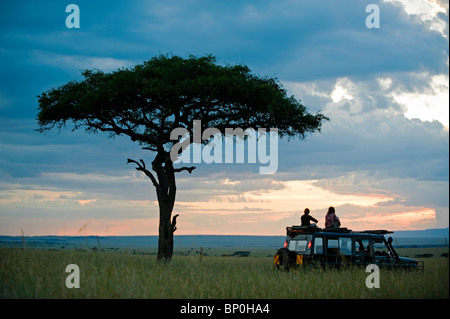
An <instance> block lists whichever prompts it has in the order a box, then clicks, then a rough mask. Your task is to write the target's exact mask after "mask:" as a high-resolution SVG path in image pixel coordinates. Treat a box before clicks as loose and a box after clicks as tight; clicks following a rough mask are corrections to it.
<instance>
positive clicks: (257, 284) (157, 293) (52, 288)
mask: <svg viewBox="0 0 450 319" xmlns="http://www.w3.org/2000/svg"><path fill="white" fill-rule="evenodd" d="M448 250H449V249H448V247H441V248H426V249H425V248H399V249H397V251H398V253H399V254H400V255H401V256H409V257H412V258H414V256H415V255H416V254H424V253H428V254H431V255H433V256H432V257H427V258H418V259H421V260H424V261H425V269H424V272H421V271H404V270H383V269H381V270H380V288H371V289H369V288H367V287H366V284H365V282H366V278H367V277H368V275H369V273H366V272H365V269H364V268H349V269H341V270H336V269H323V270H322V269H309V270H295V271H290V272H283V271H279V270H275V269H274V266H273V254H274V251H272V250H264V249H255V250H252V251H251V255H250V256H249V257H233V256H222V255H227V254H230V253H232V252H233V251H232V250H219V249H216V250H214V249H212V248H211V249H205V250H201V251H192V250H185V251H175V254H174V257H173V259H172V262H171V263H169V264H158V263H157V262H156V256H155V255H154V252H152V251H134V250H133V251H131V250H114V251H106V250H92V249H85V250H75V249H66V250H64V249H60V250H48V249H26V248H25V249H24V248H0V298H2V299H4V298H49V299H55V298H64V299H65V298H81V299H84V298H136V299H141V298H150V299H311V298H314V299H315V298H321V299H322V298H332V299H341V298H345V299H378V298H382V299H415V298H420V299H424V298H425V299H436V298H437V299H441V298H449V292H448V288H449V260H448ZM442 253H444V254H445V253H447V257H441V254H442ZM69 264H76V265H78V267H79V270H80V288H71V289H69V288H67V287H66V278H67V277H68V276H69V275H70V273H67V272H66V266H67V265H69Z"/></svg>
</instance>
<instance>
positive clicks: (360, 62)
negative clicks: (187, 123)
mask: <svg viewBox="0 0 450 319" xmlns="http://www.w3.org/2000/svg"><path fill="white" fill-rule="evenodd" d="M372 3H376V4H377V5H379V8H380V15H381V16H380V18H381V28H380V29H367V28H366V26H365V19H366V17H367V13H366V12H365V8H366V5H367V3H364V2H361V1H359V2H355V1H353V0H342V1H329V0H326V1H325V0H318V1H306V0H305V1H291V0H283V1H269V0H263V1H258V3H248V2H232V3H230V2H223V1H202V0H196V1H190V2H186V1H170V2H166V1H164V2H161V1H150V2H146V3H145V4H143V3H142V2H141V1H130V2H126V3H125V2H111V3H110V2H108V3H107V4H106V3H105V2H92V1H85V0H79V1H78V2H77V4H78V5H79V7H80V10H81V28H80V29H79V30H69V29H66V28H65V24H64V21H65V18H66V16H67V13H65V10H64V9H65V4H61V3H59V4H57V3H55V2H54V1H39V3H37V2H36V3H34V2H27V3H26V4H25V5H23V4H15V3H8V4H6V3H3V2H0V12H3V13H4V14H3V15H2V19H0V26H1V27H2V33H1V35H0V41H1V42H2V48H1V49H0V61H1V62H0V72H1V73H2V75H3V76H2V79H1V80H0V121H1V124H2V125H1V126H0V155H1V156H0V178H1V180H2V182H1V183H0V205H1V214H0V218H1V223H0V225H2V228H0V233H8V229H9V228H11V229H16V231H15V233H17V234H18V233H19V231H20V228H21V227H24V229H25V232H26V233H36V234H38V233H40V234H45V232H42V230H39V227H37V226H36V225H40V227H41V228H40V229H44V228H45V227H47V228H46V229H48V232H47V233H54V232H56V233H59V234H76V232H77V231H78V230H79V229H80V227H82V226H83V225H85V224H86V223H88V222H89V224H88V226H87V227H86V229H87V230H88V231H93V232H97V233H104V234H108V233H109V234H112V233H114V232H115V233H116V234H126V233H130V234H137V233H138V234H149V233H151V234H156V233H157V227H158V207H157V203H156V195H155V190H154V187H153V186H152V184H151V183H150V182H149V180H148V178H146V177H145V176H143V175H142V174H139V172H136V171H135V170H134V168H133V167H132V166H127V165H125V163H126V158H128V157H129V158H135V159H139V158H143V159H144V160H145V161H146V162H147V163H150V162H151V160H152V159H153V156H154V154H151V153H149V152H146V151H145V152H144V151H142V150H141V149H140V148H139V146H138V145H135V144H133V143H131V142H130V141H129V140H128V139H126V138H120V137H118V138H116V139H114V140H111V139H107V136H106V135H104V134H98V135H89V134H85V133H84V132H83V131H76V132H71V130H70V127H69V128H68V129H67V130H63V131H62V132H61V133H59V134H58V133H55V132H49V133H47V134H45V135H41V134H38V133H37V132H35V131H34V130H35V128H36V123H35V116H36V113H37V100H36V96H37V95H38V94H40V93H41V92H43V91H45V90H47V89H49V88H51V87H54V86H58V85H61V84H64V83H66V82H67V81H69V80H72V79H79V78H80V70H84V69H95V68H97V69H101V70H104V71H110V70H113V69H116V68H120V67H129V66H132V65H134V64H136V63H140V62H142V61H144V60H147V59H149V58H151V57H152V56H155V55H157V54H159V53H174V54H179V55H182V56H186V55H187V54H189V53H192V54H198V55H203V54H205V53H212V54H214V55H216V56H217V57H218V61H219V62H220V63H223V64H225V63H244V64H246V65H248V66H249V67H250V68H251V69H252V70H253V72H254V73H256V74H259V75H262V76H265V75H267V76H276V77H278V78H279V79H280V81H281V82H282V83H283V84H284V86H285V88H286V89H287V90H288V92H289V94H294V95H295V96H296V97H297V98H299V99H301V100H302V102H303V103H304V104H305V105H307V106H308V107H309V108H310V109H311V110H312V111H313V112H316V111H319V110H320V111H322V112H323V113H324V114H325V115H327V116H328V117H330V119H331V121H330V122H327V123H325V125H324V126H323V130H322V133H320V134H313V135H311V136H308V137H307V139H306V141H299V140H292V141H289V142H288V141H285V140H282V141H280V144H279V165H278V172H277V173H276V174H273V175H270V176H266V175H264V176H263V175H259V174H258V168H259V165H251V164H220V165H218V164H217V165H216V164H204V163H202V164H200V165H198V168H197V169H196V170H195V171H194V172H193V174H192V175H189V174H187V173H181V174H179V175H178V179H177V187H178V194H177V202H176V210H177V212H179V213H181V215H180V227H179V232H180V233H184V234H188V233H218V232H222V233H235V234H249V233H251V234H255V235H259V234H262V233H264V234H279V233H280V229H281V230H282V229H284V227H285V226H286V225H288V224H295V223H298V222H299V214H298V212H299V211H301V210H302V209H304V207H305V206H309V207H310V208H311V209H314V210H313V211H312V213H313V214H317V215H318V216H319V217H318V218H320V219H321V220H322V217H323V216H322V214H323V213H324V212H325V210H326V208H327V206H329V205H331V204H333V205H335V206H336V208H337V210H338V212H339V213H340V214H341V216H342V217H343V219H344V220H345V222H346V224H348V225H351V227H355V228H358V229H361V228H366V227H367V228H373V227H369V226H370V223H375V224H376V226H380V227H381V226H382V225H388V226H389V227H394V228H395V227H397V228H398V227H402V228H405V229H406V228H424V227H428V226H430V227H436V226H437V227H440V226H442V227H444V226H448V213H449V212H448V207H449V203H448V174H449V171H448V157H449V149H448V145H449V140H448V139H449V135H448V109H449V105H448V91H449V86H448V3H446V2H445V1H431V0H429V1H428V0H427V1H398V0H396V1H383V2H382V1H373V2H372ZM100 13H101V14H100ZM64 223H66V224H65V226H64ZM46 225H47V226H46ZM249 225H253V227H249ZM374 226H375V225H374ZM13 232H14V231H13Z"/></svg>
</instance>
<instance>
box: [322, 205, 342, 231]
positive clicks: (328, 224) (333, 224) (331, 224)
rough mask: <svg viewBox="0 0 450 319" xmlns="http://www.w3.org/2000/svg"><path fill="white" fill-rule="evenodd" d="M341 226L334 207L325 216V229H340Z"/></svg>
mask: <svg viewBox="0 0 450 319" xmlns="http://www.w3.org/2000/svg"><path fill="white" fill-rule="evenodd" d="M340 226H341V222H340V221H339V217H337V216H336V214H335V210H334V207H333V206H330V208H328V212H327V214H326V216H325V228H339V227H340Z"/></svg>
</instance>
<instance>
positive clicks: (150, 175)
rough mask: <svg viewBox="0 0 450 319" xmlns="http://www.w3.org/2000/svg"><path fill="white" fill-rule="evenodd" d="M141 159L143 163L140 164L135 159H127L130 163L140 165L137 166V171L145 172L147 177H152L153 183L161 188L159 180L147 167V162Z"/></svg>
mask: <svg viewBox="0 0 450 319" xmlns="http://www.w3.org/2000/svg"><path fill="white" fill-rule="evenodd" d="M140 161H141V163H142V165H141V164H139V163H138V162H137V161H135V160H132V159H128V160H127V164H129V163H135V164H136V165H137V166H138V167H136V170H137V171H141V172H144V174H145V175H147V177H148V178H150V179H151V180H152V183H153V185H154V186H155V187H156V188H157V189H158V188H159V184H158V181H157V180H156V178H155V176H153V174H152V173H151V172H150V171H149V170H148V169H146V168H145V163H144V161H143V160H142V159H141V160H140Z"/></svg>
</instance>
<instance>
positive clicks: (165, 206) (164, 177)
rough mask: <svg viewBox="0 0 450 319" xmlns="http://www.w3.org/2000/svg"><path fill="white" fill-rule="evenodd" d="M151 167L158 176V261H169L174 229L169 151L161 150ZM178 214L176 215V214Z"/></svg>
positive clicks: (172, 178) (173, 196) (173, 176)
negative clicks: (171, 219)
mask: <svg viewBox="0 0 450 319" xmlns="http://www.w3.org/2000/svg"><path fill="white" fill-rule="evenodd" d="M152 168H153V170H154V171H155V172H156V174H157V176H158V181H159V183H158V187H156V193H157V196H158V204H159V238H158V257H157V258H158V261H163V262H169V261H170V260H171V259H172V254H173V233H174V232H175V230H176V227H175V223H176V217H174V220H173V224H172V222H171V221H170V218H171V217H172V211H173V206H174V204H175V195H176V185H175V171H174V169H173V164H172V161H171V159H170V156H169V153H167V152H165V151H164V150H161V151H159V152H158V154H157V155H156V158H155V160H154V161H153V162H152ZM177 216H178V215H177Z"/></svg>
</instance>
